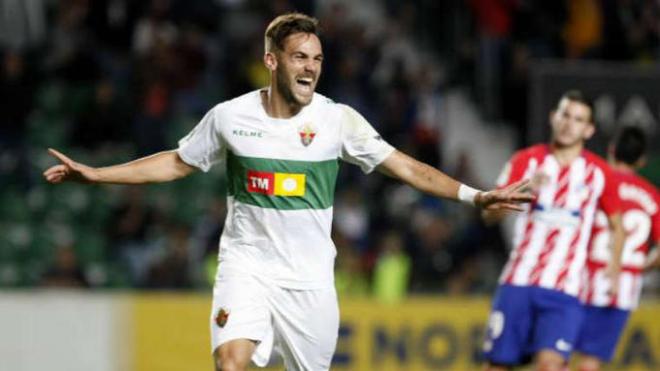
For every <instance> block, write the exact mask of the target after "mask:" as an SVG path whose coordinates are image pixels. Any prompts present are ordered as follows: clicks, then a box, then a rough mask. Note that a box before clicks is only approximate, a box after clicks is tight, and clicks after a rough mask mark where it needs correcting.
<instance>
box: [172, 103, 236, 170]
mask: <svg viewBox="0 0 660 371" xmlns="http://www.w3.org/2000/svg"><path fill="white" fill-rule="evenodd" d="M216 110H217V107H214V108H213V109H211V110H210V111H208V112H207V113H206V115H204V117H203V118H202V119H201V120H200V121H199V123H198V124H197V126H195V128H194V129H193V130H192V131H191V132H190V133H188V135H186V136H185V137H183V138H182V139H181V140H179V148H178V149H177V152H178V153H179V157H181V159H182V160H183V162H185V163H187V164H188V165H191V166H194V167H196V168H199V169H201V170H202V171H204V172H207V171H209V169H211V166H213V165H214V164H216V163H217V162H219V161H220V160H222V157H223V156H224V152H225V147H226V145H225V143H224V141H223V139H222V136H221V132H220V130H219V129H220V128H219V124H220V123H219V122H218V119H217V115H216Z"/></svg>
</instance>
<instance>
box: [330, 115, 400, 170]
mask: <svg viewBox="0 0 660 371" xmlns="http://www.w3.org/2000/svg"><path fill="white" fill-rule="evenodd" d="M341 107H342V110H343V112H342V113H343V115H342V123H341V124H342V134H341V142H342V143H341V154H340V157H341V159H342V160H344V161H346V162H349V163H352V164H354V165H358V166H359V167H360V168H361V169H362V171H363V172H365V173H370V172H371V171H373V170H374V168H376V166H378V165H379V164H380V163H381V162H383V161H384V160H385V159H386V158H387V157H388V156H389V155H390V154H392V152H394V147H392V146H391V145H390V144H389V143H387V142H386V141H385V140H384V139H383V138H382V137H381V136H380V135H379V134H378V132H377V131H376V130H375V129H374V128H373V127H372V126H371V125H370V124H369V122H368V121H367V120H366V119H365V118H364V117H362V115H360V114H359V113H358V112H357V111H355V110H354V109H352V108H350V107H348V106H345V105H341Z"/></svg>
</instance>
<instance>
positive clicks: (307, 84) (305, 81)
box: [296, 77, 314, 89]
mask: <svg viewBox="0 0 660 371" xmlns="http://www.w3.org/2000/svg"><path fill="white" fill-rule="evenodd" d="M296 83H297V84H298V85H300V86H302V87H303V88H305V89H309V88H311V87H312V84H313V83H314V79H313V78H311V77H299V78H297V79H296Z"/></svg>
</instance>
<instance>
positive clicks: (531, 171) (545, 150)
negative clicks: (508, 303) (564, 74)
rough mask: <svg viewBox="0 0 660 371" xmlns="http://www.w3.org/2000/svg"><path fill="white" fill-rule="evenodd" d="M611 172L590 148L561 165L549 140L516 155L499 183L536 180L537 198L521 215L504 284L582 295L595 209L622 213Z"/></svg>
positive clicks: (518, 217) (501, 279)
mask: <svg viewBox="0 0 660 371" xmlns="http://www.w3.org/2000/svg"><path fill="white" fill-rule="evenodd" d="M610 172H611V170H610V168H609V166H608V165H607V163H606V162H605V161H604V160H603V159H602V158H600V157H598V156H596V155H595V154H593V153H591V152H589V151H587V150H583V151H582V153H581V154H580V156H579V157H578V158H576V159H575V160H573V161H572V162H571V163H570V164H569V165H567V166H561V165H560V164H559V162H558V161H557V159H556V158H555V156H554V155H553V154H552V152H551V151H550V146H549V145H545V144H539V145H535V146H532V147H529V148H527V149H523V150H521V151H518V152H517V153H516V154H514V156H513V157H512V158H511V160H509V162H508V163H507V164H506V166H505V167H504V169H503V171H502V174H500V177H499V178H498V180H497V185H498V186H499V187H505V186H507V185H509V184H511V183H513V182H516V181H518V180H521V179H531V181H532V182H531V183H532V188H533V191H534V193H535V195H536V199H535V201H534V202H532V203H531V204H530V205H528V206H527V210H526V211H525V212H521V213H520V214H518V216H517V218H516V222H515V230H514V238H513V248H512V251H511V254H510V255H509V260H508V262H507V264H506V266H505V267H504V270H503V272H502V275H501V276H500V284H510V285H516V286H539V287H544V288H548V289H554V290H558V291H562V292H565V293H567V294H569V295H572V296H578V295H579V293H580V288H581V286H582V285H583V277H584V276H583V270H584V266H585V261H586V257H587V244H588V242H589V237H590V236H591V227H592V223H593V220H594V215H595V212H596V209H597V208H600V209H602V210H604V211H605V212H606V213H607V214H614V213H616V212H618V211H619V198H618V196H617V195H616V193H615V192H614V190H615V184H614V183H613V182H612V181H613V178H612V177H610V176H609V173H610Z"/></svg>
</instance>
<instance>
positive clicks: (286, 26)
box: [264, 13, 319, 52]
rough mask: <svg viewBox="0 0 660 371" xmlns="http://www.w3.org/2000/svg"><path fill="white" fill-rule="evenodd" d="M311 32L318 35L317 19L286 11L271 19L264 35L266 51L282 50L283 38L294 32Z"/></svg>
mask: <svg viewBox="0 0 660 371" xmlns="http://www.w3.org/2000/svg"><path fill="white" fill-rule="evenodd" d="M299 32H303V33H311V34H315V35H316V36H319V21H318V19H316V18H314V17H310V16H308V15H306V14H302V13H287V14H282V15H280V16H278V17H277V18H275V19H273V20H272V21H271V22H270V24H269V25H268V28H266V34H265V35H264V47H265V49H266V52H269V51H272V50H273V49H274V48H276V49H279V50H283V49H284V39H286V38H287V36H289V35H292V34H294V33H299Z"/></svg>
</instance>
